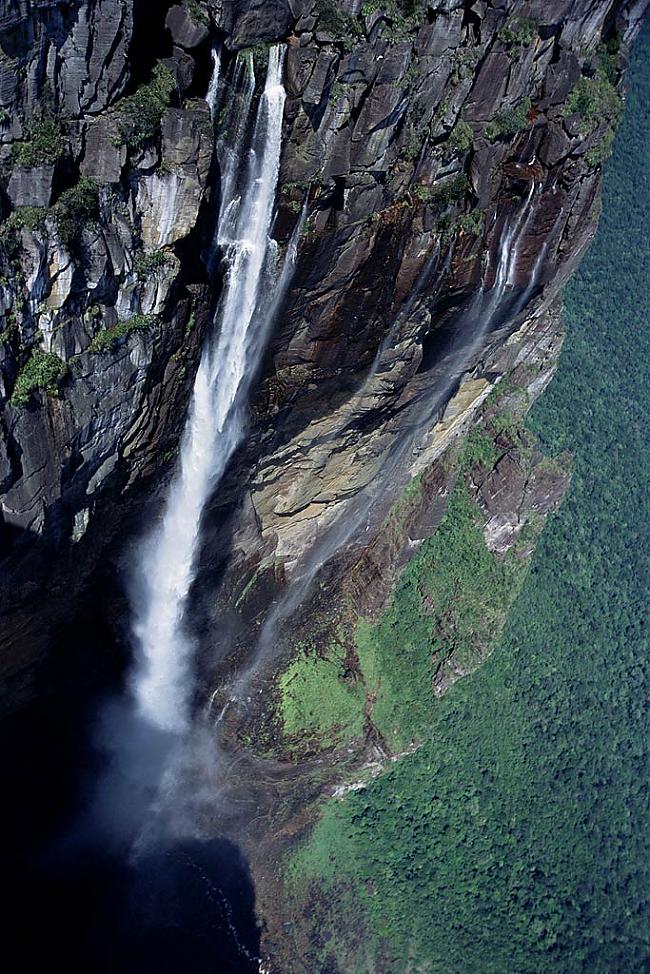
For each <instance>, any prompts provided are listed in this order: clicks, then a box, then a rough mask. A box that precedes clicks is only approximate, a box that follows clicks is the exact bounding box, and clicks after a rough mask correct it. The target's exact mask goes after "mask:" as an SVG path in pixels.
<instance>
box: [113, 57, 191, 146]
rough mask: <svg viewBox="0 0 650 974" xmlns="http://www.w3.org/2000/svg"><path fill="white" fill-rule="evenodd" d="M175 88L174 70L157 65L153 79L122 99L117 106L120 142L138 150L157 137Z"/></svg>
mask: <svg viewBox="0 0 650 974" xmlns="http://www.w3.org/2000/svg"><path fill="white" fill-rule="evenodd" d="M175 88H176V79H175V78H174V75H173V73H172V72H171V71H170V69H169V68H168V67H166V66H165V65H164V64H157V65H156V67H155V68H154V71H153V76H152V78H151V81H150V82H149V83H148V84H146V85H141V87H140V88H138V90H137V91H135V92H134V93H133V94H132V95H128V96H127V97H126V98H123V99H122V101H121V102H120V103H119V105H118V108H117V113H118V123H117V125H118V131H119V140H118V141H119V144H120V145H126V146H128V148H129V149H134V150H138V149H141V148H142V147H143V146H144V145H145V143H147V142H150V141H151V140H152V139H155V137H156V136H157V135H158V132H159V130H160V122H161V120H162V117H163V114H164V112H165V109H166V108H167V107H168V106H169V103H170V100H171V96H172V93H173V91H174V90H175Z"/></svg>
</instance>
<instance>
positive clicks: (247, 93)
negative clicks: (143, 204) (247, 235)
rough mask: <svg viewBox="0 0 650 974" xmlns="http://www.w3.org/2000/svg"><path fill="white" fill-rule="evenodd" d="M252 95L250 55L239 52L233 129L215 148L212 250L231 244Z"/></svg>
mask: <svg viewBox="0 0 650 974" xmlns="http://www.w3.org/2000/svg"><path fill="white" fill-rule="evenodd" d="M254 92H255V72H254V69H253V55H252V53H251V52H250V51H242V52H240V53H239V54H238V55H237V60H236V62H235V74H234V78H233V96H232V98H233V111H232V112H231V114H230V117H231V118H232V119H233V126H232V129H231V130H230V131H229V132H228V139H227V141H226V140H224V141H222V142H221V143H220V145H219V148H218V154H219V169H220V172H221V196H220V206H219V220H218V226H217V235H216V238H215V240H214V249H216V248H217V247H220V246H223V245H224V244H228V243H231V242H232V238H233V236H234V235H235V234H236V231H237V213H238V210H239V206H240V204H241V197H239V196H237V194H236V193H235V188H236V185H237V175H238V171H239V166H240V164H241V160H242V157H243V149H244V142H245V139H246V132H247V129H248V125H247V120H248V115H249V112H250V107H251V102H252V101H253V94H254ZM213 252H214V250H213Z"/></svg>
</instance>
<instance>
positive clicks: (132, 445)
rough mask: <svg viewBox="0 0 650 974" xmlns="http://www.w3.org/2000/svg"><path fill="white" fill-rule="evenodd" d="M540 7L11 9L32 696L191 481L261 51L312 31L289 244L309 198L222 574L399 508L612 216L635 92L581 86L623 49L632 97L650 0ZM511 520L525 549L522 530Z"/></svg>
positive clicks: (245, 449) (279, 218) (6, 156)
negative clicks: (55, 650)
mask: <svg viewBox="0 0 650 974" xmlns="http://www.w3.org/2000/svg"><path fill="white" fill-rule="evenodd" d="M520 6H521V5H519V4H517V3H514V2H503V3H499V4H493V5H491V6H489V5H485V4H480V3H475V4H468V3H457V2H453V0H449V2H445V3H436V4H433V3H422V4H420V5H418V4H415V5H414V13H413V15H412V16H407V17H397V18H396V17H393V18H392V19H391V18H388V17H386V16H383V15H382V14H381V13H380V12H374V13H373V14H371V15H369V16H363V15H362V13H361V5H360V4H359V3H355V2H352V0H350V2H346V3H343V4H340V5H337V4H331V3H326V2H321V0H318V2H317V0H291V2H285V0H274V2H273V3H268V2H264V3H260V2H257V0H255V2H253V0H237V2H234V0H233V2H227V0H222V2H200V3H191V4H190V3H179V4H171V3H162V4H152V3H147V2H145V0H135V2H133V3H121V2H118V0H102V2H99V3H96V4H87V3H81V2H73V3H69V2H66V3H63V2H61V3H50V4H47V5H42V4H31V5H30V4H27V3H18V4H16V3H9V2H5V3H0V47H1V49H2V54H1V56H0V108H1V109H2V112H3V115H2V125H1V127H0V185H1V187H2V194H1V197H0V206H1V211H2V215H3V217H4V222H3V224H2V233H1V241H0V264H1V266H0V308H1V309H2V313H3V315H4V322H3V326H2V328H0V361H1V362H2V375H1V383H0V392H1V394H2V395H1V397H0V409H1V414H0V433H1V435H0V490H1V491H2V495H1V498H0V500H1V503H2V508H1V510H2V518H3V521H2V529H1V530H2V535H1V538H2V548H3V555H4V554H5V553H6V554H7V555H8V556H10V557H8V558H7V559H5V560H3V575H4V584H3V587H2V595H1V602H0V605H1V609H0V611H1V612H2V621H3V625H2V637H1V638H2V645H1V647H0V648H1V650H2V654H3V655H2V664H1V665H2V670H3V673H4V674H5V675H6V676H7V678H8V679H11V680H12V681H13V682H12V683H11V687H12V689H11V691H10V692H9V694H8V695H7V697H6V699H8V700H10V701H15V702H18V701H19V699H22V696H21V695H24V694H27V693H29V692H31V689H32V687H31V682H30V681H31V679H32V677H34V676H35V674H36V672H37V670H36V669H35V665H36V664H40V663H42V661H43V660H44V659H46V657H47V649H48V646H49V644H50V641H51V638H52V633H53V631H54V630H55V629H56V626H57V624H58V623H59V622H62V621H64V620H66V619H67V618H69V617H70V614H71V612H72V611H73V607H74V606H75V604H76V600H78V599H79V598H81V593H83V592H84V591H88V588H87V584H86V582H87V579H88V578H89V577H90V574H91V572H92V571H93V570H94V568H95V566H96V565H97V564H98V563H99V561H100V560H101V555H102V552H103V551H107V552H108V551H110V552H114V553H115V556H116V557H117V553H118V552H119V551H122V550H124V541H125V540H126V538H127V537H128V536H129V535H130V534H131V533H133V532H137V530H138V528H139V527H140V526H141V516H142V510H143V508H142V504H143V502H144V501H145V499H148V498H149V499H153V506H154V509H155V508H156V498H157V497H160V496H161V495H160V488H162V487H163V486H164V484H165V483H166V481H167V480H168V479H169V477H170V476H171V473H172V470H173V467H174V460H175V456H176V449H177V445H178V440H179V436H180V432H181V429H182V427H183V422H184V419H185V415H186V412H187V407H188V402H189V397H190V390H191V388H192V383H193V379H194V375H195V373H196V370H197V368H198V362H199V356H200V349H201V347H202V342H203V338H204V336H205V334H206V331H207V329H208V328H209V327H210V326H211V322H212V311H213V309H214V307H215V305H216V303H217V301H218V298H219V295H220V293H221V289H222V272H223V266H222V263H221V261H220V247H219V246H218V247H217V248H216V250H215V248H214V247H212V246H211V242H213V241H214V240H215V239H218V235H219V227H218V226H215V224H216V223H218V217H217V213H218V210H219V206H218V202H219V198H220V194H221V190H222V183H223V181H224V179H225V178H226V177H227V166H228V158H229V156H228V147H229V146H230V147H232V145H233V140H235V139H236V132H231V131H229V130H227V131H224V130H223V128H222V127H223V126H224V119H225V118H226V117H227V111H226V112H224V109H227V108H228V106H229V104H230V102H231V100H232V99H233V98H235V97H239V98H241V97H243V96H242V93H241V91H238V89H237V82H236V67H237V61H236V58H237V52H238V51H242V50H243V49H245V48H250V47H253V46H255V45H265V44H268V43H269V42H275V41H279V42H282V43H284V44H285V45H286V58H285V67H284V84H285V87H286V91H287V102H286V105H285V109H284V118H283V131H282V154H281V159H280V175H279V181H278V190H277V194H276V217H275V223H274V229H273V232H274V235H275V237H276V238H277V239H278V241H279V246H280V252H282V250H283V248H285V247H286V246H287V244H288V241H289V240H290V238H291V235H292V233H293V232H294V231H295V230H296V226H297V223H298V221H299V219H300V215H301V212H302V211H303V208H306V215H307V219H306V223H305V226H304V228H303V229H302V230H301V232H300V236H299V240H298V252H297V261H296V267H295V272H294V274H293V278H292V281H291V284H290V287H289V289H288V291H287V294H286V296H285V299H284V301H283V304H282V307H281V308H280V309H279V310H278V313H277V315H276V318H275V325H274V329H273V333H272V335H271V337H270V343H269V346H268V349H267V352H266V354H265V355H263V356H260V359H259V361H258V362H257V367H256V369H255V375H254V380H255V382H254V386H253V393H252V403H251V408H250V410H249V416H248V424H247V430H248V432H247V436H246V440H245V442H244V444H243V445H242V446H241V447H240V449H239V451H238V452H237V454H236V456H235V457H234V459H233V462H232V463H231V466H230V472H229V473H227V475H226V479H225V481H224V483H223V484H222V488H221V490H220V492H219V494H218V496H217V497H216V498H215V499H214V501H213V504H212V507H211V510H210V513H209V516H208V519H207V522H206V523H207V527H208V528H209V530H208V532H207V534H206V538H205V544H204V550H203V554H202V557H203V560H204V564H205V565H206V566H208V567H210V568H211V569H213V570H214V571H215V572H217V570H218V572H219V577H220V578H222V579H223V581H222V583H221V584H222V586H223V587H222V590H221V591H222V594H223V592H230V593H235V594H236V593H238V592H240V591H241V590H243V589H244V588H245V587H246V585H247V583H248V581H249V580H250V579H251V578H252V577H253V576H254V575H255V574H256V573H259V571H260V570H262V572H264V571H267V570H268V571H269V572H270V575H271V576H272V580H273V585H275V584H276V583H277V582H278V580H282V579H284V578H290V577H293V576H295V575H296V574H300V570H301V565H302V563H303V561H304V559H305V558H306V557H308V556H309V553H310V552H312V551H313V550H314V546H315V545H317V543H319V542H320V539H322V538H323V537H324V536H326V535H328V532H330V531H331V530H332V528H333V527H336V525H342V524H344V523H345V522H346V519H349V524H350V526H351V528H350V532H347V529H346V530H345V531H343V533H342V535H341V536H342V537H343V536H345V537H346V538H347V535H348V534H350V535H352V534H354V526H355V524H356V521H355V519H357V520H358V519H359V518H361V520H363V518H365V517H366V513H365V508H364V505H365V504H366V495H367V491H368V489H369V486H371V485H372V488H373V494H372V505H370V507H372V509H373V510H375V508H374V506H373V505H375V502H376V501H377V498H378V497H379V498H382V497H385V501H386V502H388V501H389V500H390V498H391V497H392V496H394V495H395V493H396V492H398V491H399V490H400V489H401V487H402V486H403V485H404V484H405V483H406V482H407V481H408V479H409V477H410V476H412V474H414V473H416V472H417V471H418V470H420V469H422V468H423V466H424V465H426V464H431V463H433V462H435V458H436V456H438V455H440V453H441V452H442V451H443V450H444V448H445V445H446V444H447V443H448V442H450V440H451V439H452V438H453V437H454V436H456V435H457V434H458V433H460V432H462V431H464V430H466V429H467V428H468V427H469V426H470V425H471V422H472V415H473V412H474V410H475V409H477V408H478V406H479V405H480V404H481V402H482V401H483V398H484V397H485V396H486V395H487V394H488V392H489V389H490V388H491V386H492V385H493V383H494V381H495V380H496V379H497V378H498V377H499V376H500V375H503V374H505V373H507V372H508V371H509V370H510V369H512V368H513V363H512V361H511V360H510V359H509V358H508V356H507V355H505V356H504V355H502V354H501V352H500V350H502V349H505V348H507V347H508V346H507V342H508V339H509V336H511V335H512V334H514V333H515V332H517V333H521V334H524V333H525V332H526V328H530V327H531V323H533V322H535V321H540V320H545V319H544V317H543V316H544V314H545V309H547V308H548V307H550V305H551V303H552V302H553V300H554V298H555V296H556V295H557V293H558V290H559V289H560V287H561V286H562V284H563V283H564V282H565V281H566V279H567V277H568V276H569V274H570V273H571V272H572V270H573V269H574V267H575V266H576V263H577V262H578V260H579V258H580V256H581V254H582V252H583V251H584V248H585V247H586V245H587V244H588V242H589V239H590V237H591V235H592V233H593V230H594V226H595V223H596V220H597V215H598V187H599V181H600V171H601V169H600V160H601V158H602V156H603V154H602V153H601V152H600V149H601V147H602V145H603V142H604V141H605V142H606V140H607V138H608V131H609V129H610V127H611V126H612V124H613V123H614V121H615V119H614V117H613V116H614V115H615V114H616V105H615V96H613V97H610V98H609V100H607V104H606V106H605V108H604V110H603V111H601V112H599V113H598V116H597V117H594V118H590V119H587V120H585V119H584V118H582V117H581V116H580V115H579V113H578V114H576V113H575V112H572V111H570V108H571V106H572V104H573V103H572V102H571V100H570V97H571V92H572V91H573V90H574V89H575V86H576V84H577V83H578V81H579V79H580V78H581V77H582V76H584V77H585V78H587V79H593V78H596V77H599V76H600V75H599V72H602V71H604V70H606V71H607V72H608V78H609V84H610V85H611V86H612V92H613V91H614V88H615V87H616V86H618V85H619V83H620V76H621V71H622V70H623V69H624V66H625V45H626V44H627V43H629V42H630V41H631V40H632V38H633V36H634V34H635V31H636V29H637V27H638V23H639V20H640V17H641V15H642V12H643V9H644V6H645V5H644V4H643V3H639V2H621V3H618V4H616V5H615V7H614V8H612V7H611V4H609V3H605V2H602V3H601V2H593V0H589V2H587V0H584V2H579V3H575V2H568V0H556V2H551V3H549V2H544V3H541V2H540V3H531V4H527V5H526V17H525V18H523V17H522V16H521V11H520ZM415 8H417V10H415ZM337 10H338V12H337ZM333 11H334V13H333ZM614 38H615V39H616V45H617V44H618V42H619V41H620V42H621V43H622V47H621V48H620V50H619V51H618V52H617V53H614V54H609V55H608V57H609V60H607V62H606V63H605V62H604V61H603V58H604V57H605V54H604V51H605V48H604V47H603V44H606V43H608V42H611V41H612V39H614ZM215 45H219V46H220V52H221V53H220V57H221V76H222V79H223V84H222V87H221V89H220V90H219V91H217V92H213V95H214V96H215V99H216V98H218V100H219V105H218V109H217V110H213V111H212V112H211V109H214V106H215V105H216V101H214V103H213V104H208V103H207V102H206V100H205V99H206V96H207V95H208V86H209V82H210V77H211V71H212V51H213V48H214V46H215ZM616 45H614V47H616ZM610 48H611V50H612V51H613V50H614V48H613V47H611V45H610ZM266 58H267V51H266V49H265V48H262V47H256V49H255V51H254V52H253V61H254V65H255V73H256V78H257V90H256V91H253V93H252V95H251V97H253V98H255V99H257V98H258V97H259V89H260V87H261V81H262V79H263V66H264V65H265V63H266ZM610 95H611V92H610ZM134 96H135V99H134ZM567 106H568V107H567ZM211 116H212V117H211ZM215 146H216V148H217V151H215ZM25 207H29V208H30V209H28V210H26V209H25ZM34 207H38V208H39V209H38V210H34ZM222 217H223V214H222ZM506 243H508V244H509V251H508V253H507V254H506V255H505V256H504V245H505V244H506ZM220 246H221V247H222V246H223V240H222V241H221V244H220ZM500 274H501V277H499V275H500ZM481 295H482V297H481ZM497 295H498V296H499V300H498V301H497V302H496V303H495V302H491V300H490V297H495V296H497ZM522 329H523V332H522ZM35 351H36V352H37V353H40V352H43V353H45V354H47V355H49V356H56V359H54V358H49V359H48V365H49V368H50V371H49V372H48V373H47V375H45V373H41V372H38V369H36V370H35V369H34V368H33V365H34V363H33V359H34V352H35ZM522 354H524V355H525V354H527V353H525V352H524V353H522ZM530 354H533V352H532V350H531V352H530ZM36 358H37V359H38V355H37V356H36ZM30 362H31V363H32V371H31V372H30ZM37 364H38V362H37ZM42 364H43V363H42V362H41V365H42ZM46 371H47V370H46ZM30 375H31V376H32V379H33V381H32V382H31V385H30V383H29V382H27V381H26V379H29V378H30ZM48 376H49V378H48ZM21 377H22V379H21ZM21 381H22V386H21V385H20V382H21ZM26 385H27V386H28V387H29V388H28V391H27V392H26V393H25V395H24V396H22V397H21V395H20V394H18V395H16V390H17V388H18V390H19V392H20V389H21V388H23V389H24V388H25V386H26ZM451 397H453V399H452V403H451V404H450V406H449V407H447V405H446V404H447V401H448V400H449V399H450V398H451ZM445 409H446V410H447V411H446V412H445ZM370 507H369V508H368V509H369V510H370ZM362 509H363V510H362ZM360 511H361V514H360V513H359V512H360ZM380 513H381V504H379V505H378V507H377V509H376V517H379V514H380ZM226 516H227V517H226ZM371 520H372V519H371ZM225 523H227V530H226V529H224V528H223V525H224V524H225ZM359 523H360V522H359ZM364 523H365V522H364ZM224 530H226V535H225V536H224ZM489 530H490V532H491V535H490V537H491V543H492V544H493V545H494V546H495V547H497V548H498V547H499V546H500V545H502V544H504V543H506V539H507V537H508V533H509V532H510V533H512V531H513V530H514V527H513V524H512V523H511V522H508V523H507V524H505V523H501V522H496V521H494V522H493V523H492V526H491V528H490V529H489ZM328 536H329V537H330V538H331V535H328ZM224 537H225V541H224ZM111 544H112V547H106V546H110V545H111ZM336 546H337V543H333V544H332V545H330V547H331V548H332V550H333V551H334V552H335V549H336ZM10 566H11V567H10ZM215 577H216V576H215ZM215 585H216V582H215ZM273 585H272V586H271V588H273ZM35 596H36V597H35ZM215 597H216V596H215V594H214V592H212V593H211V594H209V593H208V594H206V598H207V599H208V601H212V600H214V598H215ZM223 597H225V596H223ZM111 598H112V596H111ZM113 608H114V607H113ZM118 608H119V606H118ZM102 611H103V610H102ZM107 611H108V610H107ZM110 611H111V613H112V611H113V610H112V609H111V610H110ZM118 614H119V613H118Z"/></svg>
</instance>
